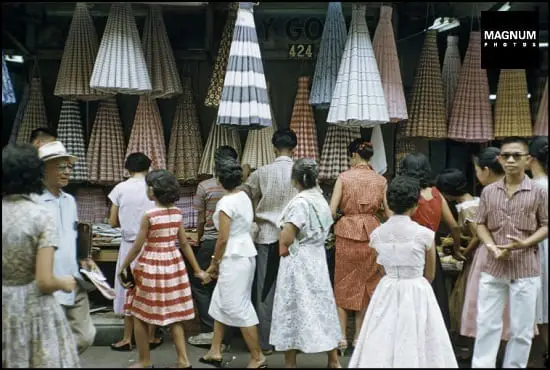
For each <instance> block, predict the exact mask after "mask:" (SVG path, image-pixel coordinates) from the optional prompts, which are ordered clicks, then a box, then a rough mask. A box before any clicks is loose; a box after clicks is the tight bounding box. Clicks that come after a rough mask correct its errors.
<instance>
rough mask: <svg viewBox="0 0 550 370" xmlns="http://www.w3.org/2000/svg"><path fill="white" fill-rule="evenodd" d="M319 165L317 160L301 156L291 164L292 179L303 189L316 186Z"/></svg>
mask: <svg viewBox="0 0 550 370" xmlns="http://www.w3.org/2000/svg"><path fill="white" fill-rule="evenodd" d="M318 174H319V167H318V166H317V162H315V160H314V159H311V158H301V159H298V160H297V161H296V162H294V165H293V166H292V179H293V180H294V181H296V182H297V183H298V184H300V186H301V187H302V188H304V189H311V188H314V187H315V186H317V175H318Z"/></svg>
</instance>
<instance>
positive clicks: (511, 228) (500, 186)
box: [474, 176, 548, 280]
mask: <svg viewBox="0 0 550 370" xmlns="http://www.w3.org/2000/svg"><path fill="white" fill-rule="evenodd" d="M474 222H476V223H478V224H483V225H485V226H486V227H487V229H489V231H490V233H491V235H492V237H493V241H494V242H495V244H496V245H505V244H508V243H510V242H511V240H509V239H508V238H507V237H506V236H507V235H511V236H515V237H518V238H520V239H526V238H528V237H529V236H531V235H532V234H533V233H534V232H535V231H536V230H538V229H539V228H541V227H543V226H547V225H548V194H547V193H545V192H544V191H543V190H542V189H541V188H540V187H538V186H536V185H535V183H534V182H533V180H531V179H530V178H529V177H527V176H524V178H523V181H522V182H521V184H520V186H519V188H518V190H516V192H515V193H514V194H513V195H512V196H511V197H510V198H508V194H507V189H506V184H505V183H504V179H502V180H499V181H497V182H494V183H492V184H490V185H488V186H487V187H485V188H484V189H483V192H482V193H481V198H480V202H479V208H478V210H477V214H476V216H475V218H474ZM539 259H540V256H539V255H538V246H537V245H535V246H533V247H532V248H524V249H519V250H513V251H511V253H510V258H509V259H501V260H497V259H496V258H495V256H494V255H493V253H489V254H488V256H487V263H486V265H485V266H484V268H483V270H482V271H483V272H486V273H488V274H490V275H492V276H494V277H495V278H498V279H510V280H514V279H521V278H528V277H535V276H540V262H539Z"/></svg>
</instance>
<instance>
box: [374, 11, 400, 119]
mask: <svg viewBox="0 0 550 370" xmlns="http://www.w3.org/2000/svg"><path fill="white" fill-rule="evenodd" d="M391 20H392V7H391V6H387V5H382V7H381V8H380V20H379V21H378V26H377V27H376V31H374V37H373V39H372V47H373V49H374V55H375V56H376V61H377V62H378V70H379V71H380V77H381V79H382V87H383V88H384V97H385V98H386V104H387V106H388V114H389V117H390V122H400V121H403V120H406V119H408V118H409V116H408V114H407V101H406V100H405V92H404V90H403V80H402V79H401V69H400V67H399V57H398V55H397V45H396V44H395V35H394V33H393V26H392V22H391Z"/></svg>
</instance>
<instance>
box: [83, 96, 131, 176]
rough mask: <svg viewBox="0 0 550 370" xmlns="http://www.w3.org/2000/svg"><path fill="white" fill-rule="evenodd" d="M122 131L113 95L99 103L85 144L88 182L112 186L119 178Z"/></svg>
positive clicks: (122, 154) (121, 171)
mask: <svg viewBox="0 0 550 370" xmlns="http://www.w3.org/2000/svg"><path fill="white" fill-rule="evenodd" d="M124 148H125V146H124V132H123V129H122V123H121V122H120V115H119V113H118V106H117V103H116V100H115V99H114V98H110V99H107V100H103V101H101V102H100V103H99V107H98V108H97V113H96V117H95V121H94V124H93V126H92V133H91V135H90V143H89V145H88V154H87V159H88V181H90V182H91V183H97V184H101V185H114V184H116V183H118V182H120V181H122V174H123V170H124V152H125V151H124Z"/></svg>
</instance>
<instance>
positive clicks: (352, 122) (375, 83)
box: [327, 3, 390, 127]
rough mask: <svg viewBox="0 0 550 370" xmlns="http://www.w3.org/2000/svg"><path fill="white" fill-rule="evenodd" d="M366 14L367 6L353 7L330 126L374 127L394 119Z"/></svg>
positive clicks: (331, 111)
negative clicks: (386, 96) (388, 104)
mask: <svg viewBox="0 0 550 370" xmlns="http://www.w3.org/2000/svg"><path fill="white" fill-rule="evenodd" d="M365 12H366V5H365V4H355V3H354V4H353V8H352V18H351V25H350V31H349V34H348V38H347V40H346V47H345V49H344V54H343V56H342V61H341V62H340V69H339V71H338V77H337V79H336V86H335V87H334V91H333V93H332V101H331V102H330V109H329V111H328V117H327V122H328V123H332V124H337V125H342V126H347V127H350V126H354V127H372V126H374V125H379V124H382V123H386V122H389V120H390V117H389V114H388V107H387V105H386V98H385V97H384V89H383V87H382V79H381V77H380V73H379V72H378V64H377V62H376V58H375V56H374V50H373V48H372V43H371V41H370V36H369V30H368V27H367V21H366V18H365Z"/></svg>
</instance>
